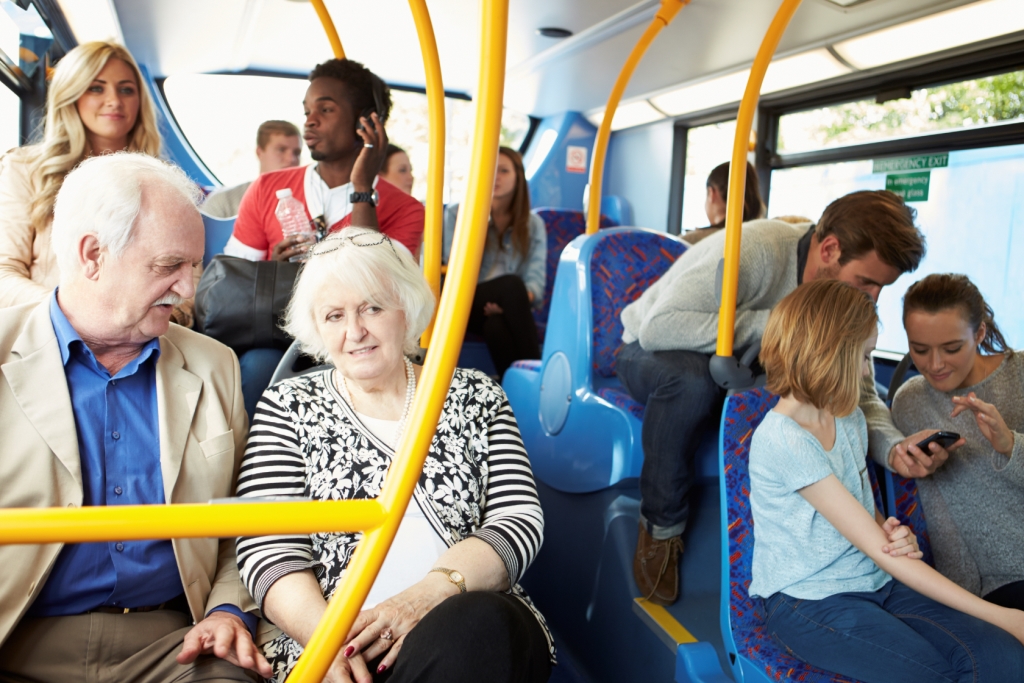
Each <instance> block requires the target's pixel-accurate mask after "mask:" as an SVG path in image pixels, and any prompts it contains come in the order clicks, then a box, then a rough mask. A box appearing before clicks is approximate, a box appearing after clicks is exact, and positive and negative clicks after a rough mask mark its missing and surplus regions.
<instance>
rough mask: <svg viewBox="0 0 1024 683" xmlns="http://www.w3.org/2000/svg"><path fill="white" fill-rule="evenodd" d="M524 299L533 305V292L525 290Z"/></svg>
mask: <svg viewBox="0 0 1024 683" xmlns="http://www.w3.org/2000/svg"><path fill="white" fill-rule="evenodd" d="M526 298H527V299H529V300H530V303H531V304H532V303H533V301H534V299H536V297H535V296H534V295H533V292H531V291H530V290H526Z"/></svg>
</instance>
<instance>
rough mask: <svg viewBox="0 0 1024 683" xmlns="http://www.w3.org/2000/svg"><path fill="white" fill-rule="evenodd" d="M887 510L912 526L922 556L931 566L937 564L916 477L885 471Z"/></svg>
mask: <svg viewBox="0 0 1024 683" xmlns="http://www.w3.org/2000/svg"><path fill="white" fill-rule="evenodd" d="M885 491H886V497H887V498H888V500H887V501H886V503H887V505H886V508H885V509H886V510H888V514H889V515H891V516H892V517H895V518H896V519H898V520H900V522H901V523H903V524H905V525H907V526H908V527H910V530H911V531H913V532H914V535H915V536H917V544H918V545H919V546H920V547H921V552H922V553H924V557H923V558H922V559H923V560H924V561H925V562H927V563H928V564H930V565H931V566H933V567H934V566H935V556H934V555H933V554H932V542H931V539H930V538H929V537H928V524H927V521H926V520H925V517H924V508H923V507H921V495H920V494H919V493H918V490H917V480H916V479H905V478H903V477H901V476H900V475H898V474H894V473H892V472H889V471H886V473H885Z"/></svg>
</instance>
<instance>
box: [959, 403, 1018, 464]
mask: <svg viewBox="0 0 1024 683" xmlns="http://www.w3.org/2000/svg"><path fill="white" fill-rule="evenodd" d="M953 406H954V407H953V413H952V414H951V415H950V417H956V416H957V415H959V414H960V413H962V412H964V411H965V410H970V411H971V412H973V413H974V419H975V421H976V422H977V423H978V429H980V430H981V433H982V434H983V435H984V437H985V438H986V439H988V440H989V443H991V444H992V448H994V449H995V451H996V453H1002V454H1003V455H1005V456H1007V457H1009V456H1010V455H1012V453H1013V441H1014V438H1013V431H1012V430H1011V429H1010V428H1009V427H1007V426H1006V422H1005V421H1004V420H1003V416H1002V415H1000V414H999V410H998V409H997V408H996V407H995V406H994V405H992V404H991V403H985V402H984V401H982V400H981V399H980V398H978V397H977V396H976V395H975V393H974V392H973V391H972V392H971V393H969V394H967V395H966V396H954V397H953Z"/></svg>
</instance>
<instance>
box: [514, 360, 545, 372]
mask: <svg viewBox="0 0 1024 683" xmlns="http://www.w3.org/2000/svg"><path fill="white" fill-rule="evenodd" d="M512 367H514V368H519V369H520V370H529V371H530V372H540V361H539V360H517V361H513V363H512Z"/></svg>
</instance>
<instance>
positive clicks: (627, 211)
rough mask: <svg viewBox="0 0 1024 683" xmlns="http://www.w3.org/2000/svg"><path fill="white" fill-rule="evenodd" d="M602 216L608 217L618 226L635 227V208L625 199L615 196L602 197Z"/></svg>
mask: <svg viewBox="0 0 1024 683" xmlns="http://www.w3.org/2000/svg"><path fill="white" fill-rule="evenodd" d="M601 215H602V217H604V216H607V217H608V218H610V219H611V220H613V221H615V223H616V224H617V225H633V207H632V206H630V204H629V200H628V199H626V198H625V197H620V196H618V195H614V194H606V195H605V196H604V197H601Z"/></svg>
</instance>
